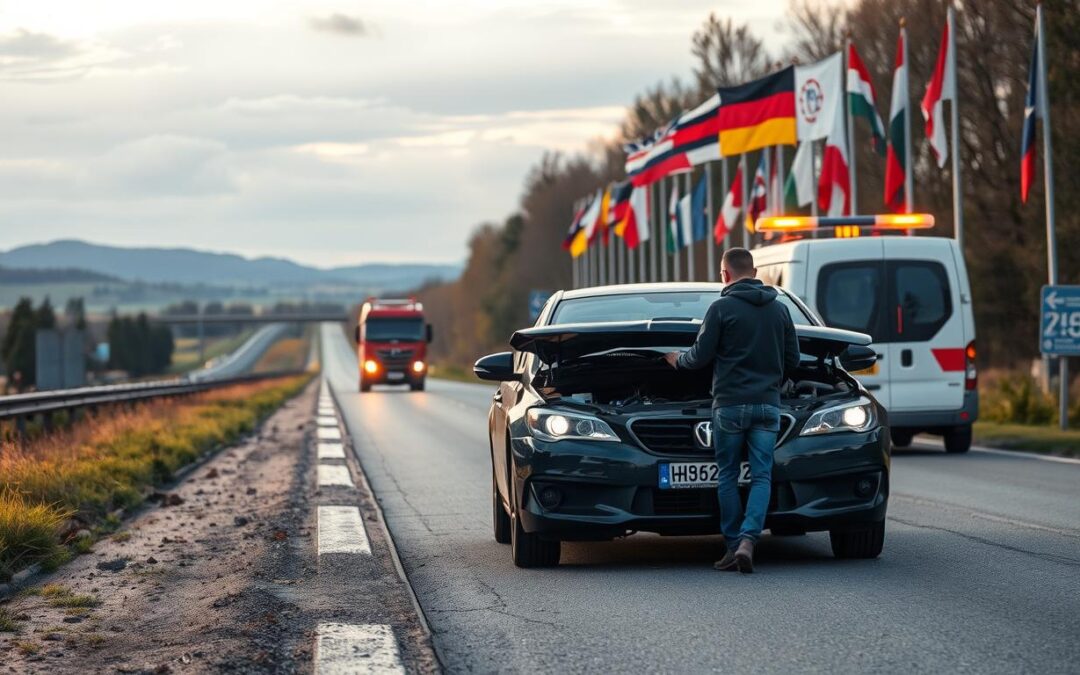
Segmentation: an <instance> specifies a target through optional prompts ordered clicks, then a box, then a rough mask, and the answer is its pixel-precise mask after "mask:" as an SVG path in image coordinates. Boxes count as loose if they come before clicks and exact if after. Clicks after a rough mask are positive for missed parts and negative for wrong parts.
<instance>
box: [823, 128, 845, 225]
mask: <svg viewBox="0 0 1080 675" xmlns="http://www.w3.org/2000/svg"><path fill="white" fill-rule="evenodd" d="M818 210H819V211H820V212H821V213H824V214H825V215H826V216H849V215H851V174H850V172H849V170H848V153H847V135H846V134H845V133H844V118H843V117H841V116H840V115H837V116H836V120H835V121H834V122H833V130H832V133H830V134H829V137H828V138H827V139H826V140H825V154H824V155H823V156H822V158H821V177H820V179H819V180H818Z"/></svg>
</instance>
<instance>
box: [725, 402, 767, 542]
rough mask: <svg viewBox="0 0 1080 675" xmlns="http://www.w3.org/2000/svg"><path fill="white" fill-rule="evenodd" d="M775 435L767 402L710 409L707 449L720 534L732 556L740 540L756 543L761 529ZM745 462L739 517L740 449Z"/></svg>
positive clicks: (765, 508) (765, 507) (763, 520)
mask: <svg viewBox="0 0 1080 675" xmlns="http://www.w3.org/2000/svg"><path fill="white" fill-rule="evenodd" d="M779 432H780V409H779V408H777V407H776V406H774V405H769V404H767V403H753V404H744V405H729V406H724V407H722V408H713V439H714V440H713V446H714V447H715V449H716V462H717V464H719V465H720V472H719V475H718V481H719V483H720V485H719V487H717V492H718V494H719V497H720V530H721V532H723V534H724V543H725V544H726V545H727V547H728V549H730V550H732V551H734V550H735V548H736V547H737V546H738V545H739V540H740V539H749V540H750V541H752V542H756V541H757V540H758V537H760V536H761V528H762V527H764V525H765V512H766V511H767V510H768V508H769V493H770V491H771V490H772V466H773V448H774V447H776V435H777V434H778V433H779ZM744 449H745V450H746V451H747V452H746V454H747V455H748V458H749V461H750V496H749V498H748V499H747V500H746V513H745V514H744V513H743V505H742V499H741V498H740V497H739V465H740V464H741V462H742V458H743V450H744Z"/></svg>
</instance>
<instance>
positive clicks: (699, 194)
mask: <svg viewBox="0 0 1080 675" xmlns="http://www.w3.org/2000/svg"><path fill="white" fill-rule="evenodd" d="M705 178H706V177H705V176H702V177H701V180H699V181H698V184H697V185H696V186H695V187H694V193H693V196H692V197H691V198H690V212H691V219H690V225H691V229H692V231H693V237H694V239H693V241H700V240H701V239H705V238H706V237H708V236H709V214H708V213H706V212H705V211H706V204H705V198H706V192H707V190H708V186H707V185H706V184H705Z"/></svg>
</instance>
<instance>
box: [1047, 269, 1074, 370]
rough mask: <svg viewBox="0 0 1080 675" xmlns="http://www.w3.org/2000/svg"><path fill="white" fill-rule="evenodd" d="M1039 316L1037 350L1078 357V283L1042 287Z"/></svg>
mask: <svg viewBox="0 0 1080 675" xmlns="http://www.w3.org/2000/svg"><path fill="white" fill-rule="evenodd" d="M1039 315H1040V317H1041V321H1040V322H1039V325H1040V327H1041V330H1040V332H1039V350H1040V351H1042V353H1043V354H1049V355H1052V356H1080V286H1043V287H1042V303H1041V305H1040V311H1039Z"/></svg>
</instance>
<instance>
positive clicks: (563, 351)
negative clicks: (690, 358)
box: [510, 320, 871, 365]
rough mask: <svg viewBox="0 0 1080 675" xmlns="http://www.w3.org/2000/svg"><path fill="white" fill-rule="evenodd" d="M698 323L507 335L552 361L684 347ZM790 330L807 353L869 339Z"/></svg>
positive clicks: (577, 326)
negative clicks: (620, 352) (621, 350)
mask: <svg viewBox="0 0 1080 675" xmlns="http://www.w3.org/2000/svg"><path fill="white" fill-rule="evenodd" d="M700 328H701V321H700V320H692V321H668V320H658V321H620V322H610V323H573V324H561V325H554V326H537V327H534V328H524V329H522V330H519V331H517V332H515V333H514V334H513V336H511V338H510V346H511V347H513V348H514V349H516V350H518V351H523V352H531V353H533V354H536V355H537V356H538V357H539V358H540V360H541V361H543V362H544V363H546V364H548V365H554V364H558V363H564V362H567V361H573V360H574V359H578V358H581V357H584V356H589V355H591V354H597V353H601V352H607V351H610V350H612V349H639V348H649V347H673V348H677V347H689V346H690V345H692V344H694V339H695V338H696V337H697V333H698V330H699V329H700ZM795 332H796V334H797V335H798V337H799V351H801V352H802V353H803V354H804V355H806V356H814V357H823V356H835V355H837V354H840V353H841V352H842V351H844V349H846V348H847V347H848V345H869V344H870V342H871V338H870V336H869V335H866V334H865V333H856V332H854V331H849V330H841V329H839V328H825V327H824V326H799V325H797V326H795Z"/></svg>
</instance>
